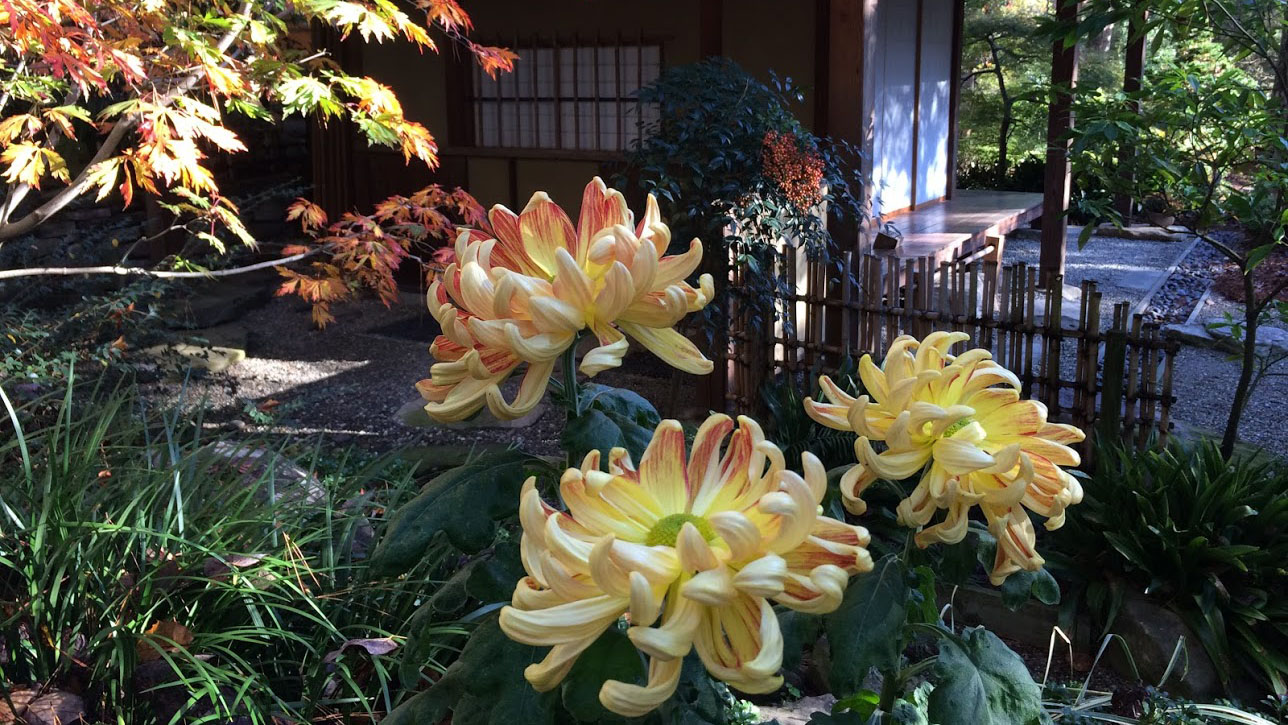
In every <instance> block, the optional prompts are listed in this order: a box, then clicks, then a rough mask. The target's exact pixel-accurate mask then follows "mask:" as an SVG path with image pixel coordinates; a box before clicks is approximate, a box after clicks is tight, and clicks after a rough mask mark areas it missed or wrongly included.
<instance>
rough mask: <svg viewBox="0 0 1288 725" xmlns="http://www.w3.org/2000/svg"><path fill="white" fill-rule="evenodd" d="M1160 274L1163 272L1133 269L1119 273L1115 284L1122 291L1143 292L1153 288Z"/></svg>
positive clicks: (1140, 268)
mask: <svg viewBox="0 0 1288 725" xmlns="http://www.w3.org/2000/svg"><path fill="white" fill-rule="evenodd" d="M1162 274H1163V270H1157V269H1146V268H1143V267H1134V268H1131V269H1128V270H1125V271H1123V272H1121V273H1120V274H1119V276H1118V280H1117V282H1118V286H1119V287H1122V288H1123V289H1129V290H1137V291H1140V292H1144V291H1146V290H1148V289H1150V288H1151V287H1153V286H1154V284H1155V283H1156V282H1158V278H1159V277H1160V276H1161V275H1162Z"/></svg>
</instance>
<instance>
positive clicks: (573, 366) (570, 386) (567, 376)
mask: <svg viewBox="0 0 1288 725" xmlns="http://www.w3.org/2000/svg"><path fill="white" fill-rule="evenodd" d="M578 340H580V338H578ZM560 365H561V366H562V368H563V393H564V405H565V406H567V409H568V417H569V418H576V417H577V414H578V413H580V412H581V411H580V409H579V406H578V401H577V341H573V344H571V345H569V346H568V349H567V350H564V352H563V360H562V361H561V362H560Z"/></svg>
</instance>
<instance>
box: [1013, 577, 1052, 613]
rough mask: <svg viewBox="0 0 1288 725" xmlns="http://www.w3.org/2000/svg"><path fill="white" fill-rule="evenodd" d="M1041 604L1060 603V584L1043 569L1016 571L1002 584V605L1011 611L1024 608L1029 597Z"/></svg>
mask: <svg viewBox="0 0 1288 725" xmlns="http://www.w3.org/2000/svg"><path fill="white" fill-rule="evenodd" d="M1030 594H1031V595H1032V596H1033V598H1034V599H1036V600H1038V601H1039V602H1042V603H1043V604H1048V605H1055V604H1059V603H1060V584H1059V583H1057V582H1056V580H1055V577H1053V576H1051V572H1049V571H1047V570H1046V569H1045V568H1042V569H1038V570H1037V571H1017V572H1015V573H1014V574H1012V575H1010V576H1008V577H1006V581H1005V582H1003V583H1002V605H1003V606H1005V607H1006V608H1007V609H1010V610H1011V611H1015V610H1016V609H1019V608H1020V607H1022V606H1024V603H1025V602H1027V601H1029V595H1030Z"/></svg>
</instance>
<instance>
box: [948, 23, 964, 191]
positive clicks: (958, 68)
mask: <svg viewBox="0 0 1288 725" xmlns="http://www.w3.org/2000/svg"><path fill="white" fill-rule="evenodd" d="M965 35H966V0H956V2H954V3H953V62H952V68H953V69H952V75H951V76H949V78H950V79H951V81H950V82H951V84H952V85H950V86H949V87H948V193H947V194H946V196H947V197H948V198H949V199H951V198H953V195H954V194H955V193H956V192H957V108H958V106H959V105H961V95H962V94H961V89H962V82H961V77H962V45H963V38H964V37H965Z"/></svg>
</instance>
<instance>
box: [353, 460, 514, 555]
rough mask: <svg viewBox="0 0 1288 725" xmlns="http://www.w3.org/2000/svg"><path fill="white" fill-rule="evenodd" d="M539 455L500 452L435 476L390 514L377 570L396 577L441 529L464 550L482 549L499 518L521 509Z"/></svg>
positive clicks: (491, 536) (376, 552) (455, 545)
mask: <svg viewBox="0 0 1288 725" xmlns="http://www.w3.org/2000/svg"><path fill="white" fill-rule="evenodd" d="M534 460H536V459H534V458H532V457H531V456H529V455H527V454H525V453H523V452H522V451H517V450H507V451H501V452H498V453H494V454H491V455H488V456H485V457H483V458H479V459H477V460H475V461H472V462H471V463H468V464H466V465H464V466H460V467H459V468H453V469H452V470H450V471H447V472H446V473H443V474H441V475H439V476H438V477H437V478H435V479H434V480H432V481H430V482H429V483H428V484H426V485H425V488H424V489H422V490H421V492H420V494H418V495H417V496H416V497H415V498H413V499H412V500H411V501H408V502H407V503H406V504H404V505H403V507H402V508H400V509H398V511H397V512H395V513H394V515H393V517H392V518H391V519H390V521H389V527H388V530H387V531H386V532H385V535H384V536H383V537H382V538H381V540H380V543H379V544H377V545H376V550H375V552H373V553H372V556H371V570H372V573H373V574H375V575H376V576H396V575H398V574H402V573H404V572H406V571H407V570H409V569H411V568H412V567H413V566H415V565H416V563H417V562H419V561H420V557H421V555H422V553H423V552H424V551H425V550H426V549H427V548H428V547H429V543H430V541H432V540H433V538H434V536H435V535H437V534H438V533H439V532H442V533H443V534H444V535H445V536H446V537H447V540H448V542H450V543H451V544H452V546H454V547H456V548H457V549H459V550H461V551H462V552H465V553H467V554H473V553H475V552H478V551H481V550H482V549H483V548H484V547H486V546H487V545H488V544H491V543H492V540H493V538H494V537H495V530H496V525H495V523H494V522H495V521H496V520H498V519H501V518H504V517H506V516H510V515H515V514H516V513H517V511H518V508H519V490H520V489H521V488H522V487H523V481H524V479H525V468H526V466H527V464H529V463H531V462H533V461H534Z"/></svg>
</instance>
